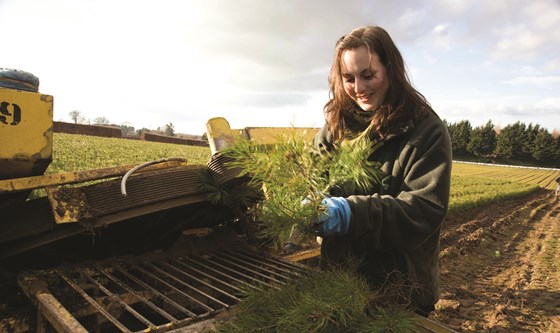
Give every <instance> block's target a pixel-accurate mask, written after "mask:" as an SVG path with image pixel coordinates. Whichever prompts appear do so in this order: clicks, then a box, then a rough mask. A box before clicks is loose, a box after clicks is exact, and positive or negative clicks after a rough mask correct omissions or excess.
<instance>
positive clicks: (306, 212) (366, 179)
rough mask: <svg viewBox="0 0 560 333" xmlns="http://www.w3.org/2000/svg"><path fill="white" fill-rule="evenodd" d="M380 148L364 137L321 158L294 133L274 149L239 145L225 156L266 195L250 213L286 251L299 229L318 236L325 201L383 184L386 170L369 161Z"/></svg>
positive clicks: (250, 143) (262, 234) (262, 232)
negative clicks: (331, 196)
mask: <svg viewBox="0 0 560 333" xmlns="http://www.w3.org/2000/svg"><path fill="white" fill-rule="evenodd" d="M378 146H379V145H376V144H375V143H373V142H371V141H370V140H369V139H367V137H359V138H357V139H356V140H353V141H352V142H348V143H346V144H342V145H340V146H338V147H336V149H334V150H332V151H330V152H326V151H323V152H321V153H319V152H316V151H314V149H313V147H312V145H311V144H310V143H309V142H308V141H306V140H305V139H304V137H303V134H301V133H298V132H296V131H295V130H293V131H291V132H290V134H287V135H284V136H281V137H278V138H277V140H276V143H275V144H272V145H262V144H256V143H255V142H253V141H249V140H239V141H237V142H236V143H235V144H234V145H232V146H231V147H229V148H227V149H225V150H224V151H223V152H222V153H223V154H224V156H226V157H227V159H228V160H229V162H227V166H228V167H229V168H236V169H238V170H239V172H240V176H241V177H247V178H248V179H249V182H248V186H249V187H250V188H253V189H258V190H259V191H260V192H261V193H262V195H261V198H260V200H257V201H256V202H254V204H253V205H250V206H249V207H248V215H249V216H251V217H252V218H253V220H254V223H256V224H258V227H259V236H260V237H261V238H263V239H268V240H272V241H273V243H274V244H275V245H277V246H283V245H284V244H286V243H287V242H288V241H289V240H290V237H291V236H293V231H294V229H297V230H298V231H302V232H303V234H307V235H312V234H313V232H314V225H313V222H314V221H317V220H318V217H319V216H320V215H321V214H324V209H325V207H324V206H323V205H322V204H321V201H322V200H323V199H324V198H325V197H326V196H328V195H329V193H330V192H331V191H332V190H334V189H337V188H346V189H347V188H348V187H352V188H355V189H357V190H361V191H367V190H371V189H372V188H373V187H374V186H376V185H377V184H379V183H380V182H381V178H382V172H381V171H380V169H379V167H380V164H379V163H377V162H373V161H369V160H368V157H369V156H370V155H371V154H372V153H373V151H374V150H375V149H377V148H378ZM235 191H236V192H237V191H238V189H235ZM222 197H225V195H222ZM302 202H303V203H305V204H302Z"/></svg>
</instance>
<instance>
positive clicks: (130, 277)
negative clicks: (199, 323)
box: [115, 267, 198, 318]
mask: <svg viewBox="0 0 560 333" xmlns="http://www.w3.org/2000/svg"><path fill="white" fill-rule="evenodd" d="M115 268H116V269H117V270H118V271H119V272H120V273H121V274H123V275H125V276H126V277H127V278H129V279H131V280H132V281H134V282H136V283H137V284H138V285H140V286H142V287H144V288H146V289H148V290H150V291H151V292H153V293H154V294H156V295H158V297H160V298H161V299H163V300H164V301H166V302H167V304H170V305H172V306H174V307H175V308H176V309H178V310H180V311H181V312H183V313H185V314H187V315H188V316H190V318H196V317H198V315H197V314H196V313H194V312H192V311H190V310H189V309H187V308H185V307H183V306H182V305H180V304H179V303H177V302H175V301H174V300H172V299H171V298H169V297H167V296H165V295H164V294H162V293H160V292H159V291H158V290H156V289H154V288H152V287H151V286H150V285H148V284H147V283H145V282H144V281H142V280H140V279H139V278H137V277H136V276H134V275H132V274H130V273H128V272H127V271H125V270H123V269H121V268H120V267H115Z"/></svg>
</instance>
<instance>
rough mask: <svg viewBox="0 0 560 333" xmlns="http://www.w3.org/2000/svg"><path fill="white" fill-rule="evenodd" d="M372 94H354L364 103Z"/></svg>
mask: <svg viewBox="0 0 560 333" xmlns="http://www.w3.org/2000/svg"><path fill="white" fill-rule="evenodd" d="M371 95H372V94H368V95H361V96H356V98H357V99H358V100H359V101H360V102H362V103H366V102H368V101H369V99H370V98H371Z"/></svg>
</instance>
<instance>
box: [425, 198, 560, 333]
mask: <svg viewBox="0 0 560 333" xmlns="http://www.w3.org/2000/svg"><path fill="white" fill-rule="evenodd" d="M441 245H442V252H441V269H442V271H441V284H440V285H441V297H440V302H439V303H438V304H437V305H436V309H437V310H436V312H435V313H434V314H432V316H431V318H433V319H435V320H438V321H440V322H442V323H445V324H446V325H447V326H449V327H451V328H453V329H455V330H457V331H460V332H560V200H558V199H557V198H555V197H554V195H553V193H551V191H546V190H538V191H536V192H533V193H532V194H529V195H527V196H523V197H521V198H516V199H512V200H508V201H502V202H500V203H496V204H491V205H489V206H485V207H483V208H480V207H478V208H473V209H470V210H467V211H461V212H452V213H450V214H449V215H448V217H447V218H446V221H445V224H444V227H443V232H442V237H441Z"/></svg>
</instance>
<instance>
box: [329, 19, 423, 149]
mask: <svg viewBox="0 0 560 333" xmlns="http://www.w3.org/2000/svg"><path fill="white" fill-rule="evenodd" d="M359 47H366V48H367V49H368V51H369V52H370V53H376V54H377V55H378V56H379V60H380V61H381V64H383V66H385V68H386V69H387V77H388V80H389V88H388V90H387V93H386V95H385V99H384V101H383V102H382V105H381V107H380V108H379V109H377V110H375V111H373V118H372V120H371V125H372V126H373V128H372V129H373V131H374V132H376V133H377V135H378V136H379V137H380V138H384V137H385V136H387V134H390V133H391V132H392V131H394V130H396V128H398V127H400V126H402V125H404V124H405V123H407V122H408V121H409V120H412V121H417V120H419V119H421V118H422V117H423V116H424V115H425V114H426V113H427V112H429V110H431V107H430V105H429V103H428V101H427V100H426V98H425V97H424V95H422V94H421V93H420V92H418V91H417V90H416V89H414V87H413V86H412V84H411V82H410V80H409V78H408V74H407V72H406V69H405V65H404V61H403V58H402V55H401V53H400V52H399V50H398V49H397V46H396V45H395V43H394V42H393V40H392V39H391V37H390V36H389V34H388V33H387V32H386V31H385V30H384V29H383V28H381V27H377V26H366V27H360V28H357V29H354V30H353V31H352V32H350V33H349V34H347V35H345V36H342V37H341V38H340V39H339V40H338V41H337V43H336V48H335V53H334V61H333V64H332V66H331V70H330V73H329V86H330V92H329V94H330V100H329V101H328V102H327V104H326V105H325V108H324V112H325V118H326V121H327V124H328V127H329V131H330V132H331V133H332V134H333V135H334V137H335V138H336V139H341V138H343V136H344V131H345V129H346V124H345V122H344V117H343V110H345V109H349V108H352V107H354V105H353V103H354V102H353V101H352V99H351V98H350V97H349V96H348V95H347V94H346V92H345V91H344V85H343V80H342V73H341V61H342V53H343V52H344V51H346V50H352V49H357V48H359Z"/></svg>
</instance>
